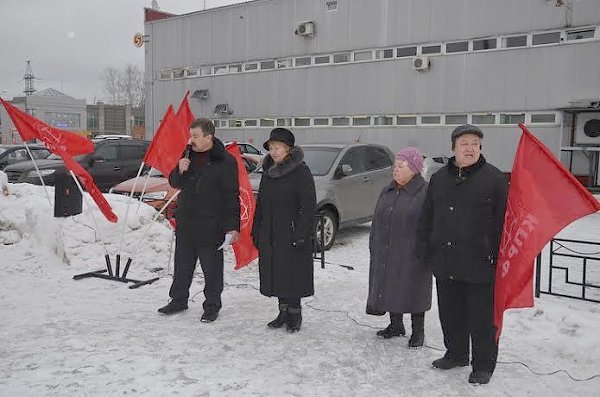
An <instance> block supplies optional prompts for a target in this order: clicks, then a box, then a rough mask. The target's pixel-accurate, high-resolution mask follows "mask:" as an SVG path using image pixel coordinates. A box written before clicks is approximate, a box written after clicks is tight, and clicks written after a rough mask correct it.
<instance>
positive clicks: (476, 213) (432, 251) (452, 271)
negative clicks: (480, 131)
mask: <svg viewBox="0 0 600 397" xmlns="http://www.w3.org/2000/svg"><path fill="white" fill-rule="evenodd" d="M507 194H508V184H507V180H506V177H505V176H504V175H503V174H502V172H500V170H498V169H497V168H496V167H494V166H492V165H491V164H488V163H487V162H486V161H485V158H484V157H483V156H480V158H479V161H478V162H477V163H475V164H473V165H471V166H469V167H465V168H462V169H461V168H458V167H457V166H456V165H455V163H454V157H453V158H451V159H450V162H449V163H448V165H447V166H446V167H444V168H442V169H440V170H439V171H438V172H436V173H435V174H434V175H433V176H432V178H431V181H430V183H429V189H428V190H427V197H426V199H425V204H424V207H423V212H422V215H421V220H420V223H419V252H420V255H421V256H422V257H423V258H426V259H425V260H426V261H427V262H428V263H429V264H430V265H431V266H432V268H433V272H434V274H435V276H436V278H437V279H450V280H459V281H464V282H468V283H490V282H492V281H493V277H494V274H495V267H496V261H497V258H498V249H499V246H500V237H501V235H502V225H503V223H504V212H505V210H506V199H507Z"/></svg>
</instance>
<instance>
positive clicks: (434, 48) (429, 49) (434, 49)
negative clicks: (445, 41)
mask: <svg viewBox="0 0 600 397" xmlns="http://www.w3.org/2000/svg"><path fill="white" fill-rule="evenodd" d="M441 52H442V45H441V44H436V45H427V46H423V47H421V54H424V55H427V54H440V53H441Z"/></svg>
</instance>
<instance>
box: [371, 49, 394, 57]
mask: <svg viewBox="0 0 600 397" xmlns="http://www.w3.org/2000/svg"><path fill="white" fill-rule="evenodd" d="M393 57H394V49H393V48H388V49H385V50H377V51H375V59H390V58H393Z"/></svg>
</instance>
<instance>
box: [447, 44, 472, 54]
mask: <svg viewBox="0 0 600 397" xmlns="http://www.w3.org/2000/svg"><path fill="white" fill-rule="evenodd" d="M466 51H469V42H468V41H456V42H454V43H446V53H447V54H451V53H453V52H466Z"/></svg>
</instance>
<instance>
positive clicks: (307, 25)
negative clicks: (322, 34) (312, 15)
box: [294, 21, 315, 36]
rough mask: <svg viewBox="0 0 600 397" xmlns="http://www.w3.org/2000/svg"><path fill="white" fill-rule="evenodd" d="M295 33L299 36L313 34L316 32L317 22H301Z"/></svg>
mask: <svg viewBox="0 0 600 397" xmlns="http://www.w3.org/2000/svg"><path fill="white" fill-rule="evenodd" d="M294 34H296V35H298V36H312V35H313V34H315V23H314V22H313V21H306V22H300V23H299V24H298V27H297V28H296V30H295V31H294Z"/></svg>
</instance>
